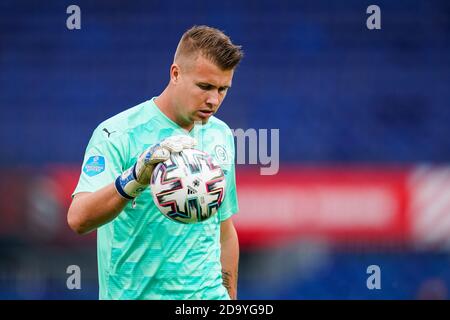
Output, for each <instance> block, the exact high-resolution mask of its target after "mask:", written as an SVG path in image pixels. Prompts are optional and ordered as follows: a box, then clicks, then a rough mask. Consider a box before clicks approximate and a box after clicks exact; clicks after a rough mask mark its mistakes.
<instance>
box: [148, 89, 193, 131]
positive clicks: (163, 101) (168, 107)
mask: <svg viewBox="0 0 450 320" xmlns="http://www.w3.org/2000/svg"><path fill="white" fill-rule="evenodd" d="M171 97H172V94H171V93H170V88H169V87H166V88H165V89H164V91H163V92H162V93H161V94H160V95H159V96H158V97H157V98H156V99H155V104H156V106H157V107H158V108H159V110H161V112H162V113H164V114H165V115H166V117H167V118H169V119H170V120H172V121H173V122H175V123H176V124H178V125H179V126H180V127H181V128H183V129H185V130H187V131H191V129H192V128H193V127H194V124H193V123H189V124H186V123H185V122H183V121H182V120H181V119H180V118H179V117H177V115H176V107H175V103H174V101H173V99H171Z"/></svg>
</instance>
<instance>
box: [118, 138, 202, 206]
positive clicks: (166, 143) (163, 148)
mask: <svg viewBox="0 0 450 320" xmlns="http://www.w3.org/2000/svg"><path fill="white" fill-rule="evenodd" d="M196 143H197V142H196V140H195V139H194V138H192V137H190V136H186V135H177V136H172V137H169V138H167V139H164V140H163V141H161V142H159V143H157V144H155V145H152V146H150V147H149V148H147V149H146V150H145V151H144V152H143V153H142V154H141V155H140V156H139V158H138V160H137V161H136V163H135V164H134V165H133V166H132V167H131V168H129V169H128V170H126V171H124V172H123V173H122V174H121V175H120V176H118V177H117V179H116V183H115V185H116V189H117V191H118V192H119V194H120V195H121V196H122V197H124V198H126V199H130V200H131V199H134V198H136V197H137V196H138V195H139V194H140V193H141V192H142V191H143V190H144V189H145V188H147V187H148V185H149V184H150V179H151V176H152V172H153V169H154V168H155V166H156V164H158V163H159V162H163V161H166V160H167V159H169V158H170V154H171V153H172V152H181V151H182V150H183V149H190V148H193V147H194V146H195V145H196Z"/></svg>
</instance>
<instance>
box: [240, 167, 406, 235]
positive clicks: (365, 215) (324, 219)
mask: <svg viewBox="0 0 450 320" xmlns="http://www.w3.org/2000/svg"><path fill="white" fill-rule="evenodd" d="M407 175H408V173H407V171H406V170H390V169H385V168H383V169H365V168H361V169H358V168H356V169H355V168H352V169H351V170H348V169H329V168H310V169H308V168H306V169H305V168H298V167H283V168H282V170H280V172H279V174H277V175H274V176H260V175H259V173H258V172H257V171H247V170H240V171H238V173H237V182H238V197H239V206H240V212H239V214H238V215H236V217H235V223H236V226H237V228H238V230H239V236H240V241H241V242H243V243H246V244H267V243H270V242H279V241H284V239H288V240H292V238H295V237H296V238H305V237H325V238H328V239H332V240H348V239H353V240H358V239H361V240H383V241H384V240H394V239H396V240H398V239H402V240H404V239H406V238H407V237H408V236H409V229H410V227H409V221H408V215H407V203H408V193H407V191H406V188H405V185H406V180H407Z"/></svg>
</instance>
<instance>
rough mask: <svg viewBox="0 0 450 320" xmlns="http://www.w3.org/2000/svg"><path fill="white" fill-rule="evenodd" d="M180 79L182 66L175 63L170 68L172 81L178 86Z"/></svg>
mask: <svg viewBox="0 0 450 320" xmlns="http://www.w3.org/2000/svg"><path fill="white" fill-rule="evenodd" d="M179 79H180V66H179V65H178V64H176V63H173V64H172V65H171V66H170V81H171V82H172V83H173V84H177V83H178V82H179Z"/></svg>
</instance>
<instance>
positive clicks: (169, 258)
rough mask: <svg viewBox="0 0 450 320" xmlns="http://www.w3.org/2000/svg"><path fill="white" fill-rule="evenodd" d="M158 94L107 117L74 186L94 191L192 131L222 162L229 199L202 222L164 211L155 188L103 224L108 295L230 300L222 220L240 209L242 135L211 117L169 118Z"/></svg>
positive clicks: (104, 292) (100, 250)
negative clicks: (149, 151)
mask: <svg viewBox="0 0 450 320" xmlns="http://www.w3.org/2000/svg"><path fill="white" fill-rule="evenodd" d="M154 99H155V98H153V99H151V100H148V101H146V102H144V103H141V104H139V105H137V106H135V107H133V108H131V109H128V110H126V111H124V112H122V113H120V114H118V115H116V116H114V117H112V118H110V119H108V120H106V121H104V122H103V123H101V124H100V125H99V126H98V127H97V128H96V129H95V131H94V133H93V135H92V138H91V140H90V141H89V144H88V146H87V149H86V154H85V157H84V161H83V166H82V172H81V175H80V180H79V182H78V185H77V187H76V189H75V191H74V194H76V193H79V192H94V191H96V190H99V189H100V188H102V187H104V186H106V185H108V184H110V183H113V182H114V181H115V179H116V178H117V177H118V176H119V175H120V174H121V173H122V172H123V171H124V170H126V169H128V168H129V167H131V166H132V165H133V164H134V163H135V162H136V160H137V158H138V156H139V155H140V154H141V153H142V152H143V151H144V150H145V149H146V148H147V147H149V146H150V145H153V144H155V143H157V142H159V141H161V140H162V139H165V138H167V137H169V136H172V135H178V134H189V135H191V136H193V137H195V138H196V139H197V141H198V142H199V147H198V149H202V150H203V151H206V152H208V153H209V154H210V155H212V156H213V157H214V158H215V159H216V160H217V162H218V163H219V164H220V165H221V167H222V169H223V171H224V173H225V177H226V186H227V187H226V191H225V198H224V202H223V203H222V205H221V206H220V208H219V210H218V213H217V214H216V215H215V216H213V217H212V218H210V219H209V220H206V221H204V222H202V223H197V224H181V223H177V222H174V221H171V220H169V219H168V218H166V217H165V216H163V215H162V214H161V213H160V212H159V210H158V208H157V207H156V206H155V204H154V202H153V199H152V195H151V190H150V188H147V189H146V190H145V191H144V192H142V194H141V195H140V196H139V197H137V198H136V200H135V202H134V203H133V202H131V201H130V202H129V203H128V204H127V205H126V207H125V208H124V209H123V211H122V212H121V213H120V214H119V215H118V216H117V218H115V219H114V220H112V221H111V222H109V223H107V224H105V225H103V226H101V227H100V228H98V230H97V255H98V276H99V287H100V291H99V293H100V299H177V300H178V299H229V296H228V293H227V290H226V289H225V287H224V286H223V284H222V272H221V263H220V223H221V222H222V221H224V220H226V219H228V218H230V216H231V215H233V214H234V213H236V212H237V211H238V204H237V195H236V182H235V170H234V139H233V135H232V133H231V130H230V128H229V127H228V126H227V125H226V124H225V123H224V122H222V121H220V120H219V119H217V118H215V117H211V118H210V119H209V121H208V123H207V124H205V125H199V126H195V127H194V129H192V130H191V132H189V133H188V132H187V131H186V130H184V129H182V128H181V127H180V126H178V125H177V124H176V123H175V122H173V121H172V120H170V119H169V118H167V117H166V116H165V115H164V114H163V113H162V112H161V111H160V109H159V108H158V107H157V106H156V105H155V103H154Z"/></svg>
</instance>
